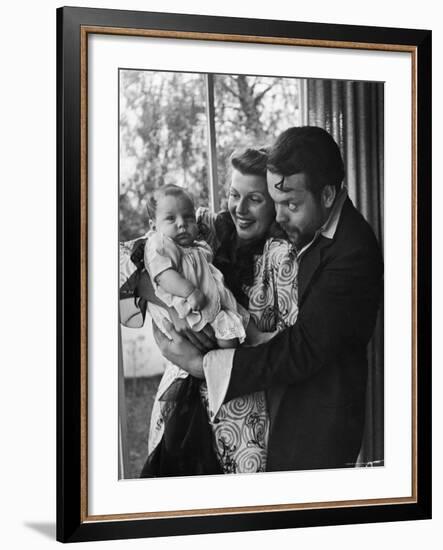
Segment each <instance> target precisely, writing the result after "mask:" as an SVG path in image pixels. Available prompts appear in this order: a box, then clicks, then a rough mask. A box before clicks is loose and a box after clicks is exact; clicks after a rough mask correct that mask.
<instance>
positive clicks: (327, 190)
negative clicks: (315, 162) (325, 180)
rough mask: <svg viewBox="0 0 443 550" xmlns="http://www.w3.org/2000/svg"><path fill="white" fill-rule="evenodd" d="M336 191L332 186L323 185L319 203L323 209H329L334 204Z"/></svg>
mask: <svg viewBox="0 0 443 550" xmlns="http://www.w3.org/2000/svg"><path fill="white" fill-rule="evenodd" d="M336 195H337V190H336V188H335V186H334V185H325V186H324V187H323V189H322V192H321V201H322V204H323V206H324V207H325V208H331V206H332V205H333V204H334V201H335V196H336Z"/></svg>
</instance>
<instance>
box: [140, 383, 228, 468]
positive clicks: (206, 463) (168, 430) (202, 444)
mask: <svg viewBox="0 0 443 550" xmlns="http://www.w3.org/2000/svg"><path fill="white" fill-rule="evenodd" d="M177 383H178V384H179V385H178V389H177V390H176V391H175V392H173V394H172V395H171V397H170V398H172V399H173V400H174V408H173V411H172V413H171V414H170V415H169V417H168V418H167V420H166V422H165V428H164V432H163V436H162V439H161V441H160V443H159V444H158V445H157V447H156V448H155V449H154V451H153V452H152V453H151V454H150V455H149V457H148V459H147V461H146V463H145V465H144V466H143V469H142V471H141V474H140V477H167V476H191V475H207V474H222V473H223V470H222V468H221V466H220V463H219V460H218V458H217V455H216V453H215V450H214V443H213V434H212V429H211V425H210V423H209V421H208V415H207V412H206V408H205V406H204V403H203V400H202V398H201V395H200V385H201V383H202V381H201V380H199V379H197V378H194V377H193V376H188V377H187V378H185V379H182V380H178V381H177V382H176V384H177Z"/></svg>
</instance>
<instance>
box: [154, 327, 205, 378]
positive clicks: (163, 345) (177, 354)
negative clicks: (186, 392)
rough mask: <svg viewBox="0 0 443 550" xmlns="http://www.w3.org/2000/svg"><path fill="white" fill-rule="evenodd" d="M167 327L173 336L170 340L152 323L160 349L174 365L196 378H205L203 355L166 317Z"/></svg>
mask: <svg viewBox="0 0 443 550" xmlns="http://www.w3.org/2000/svg"><path fill="white" fill-rule="evenodd" d="M164 323H165V328H166V329H167V331H168V332H169V334H170V335H171V337H172V340H169V338H168V337H167V336H165V335H164V334H163V333H162V332H161V330H160V329H158V328H157V325H156V324H155V323H154V322H153V323H152V332H153V334H154V338H155V341H156V343H157V346H158V347H159V348H160V351H161V352H162V354H163V355H164V357H166V359H168V360H169V361H171V363H174V365H177V366H178V367H181V368H182V369H183V370H185V371H186V372H189V374H191V375H192V376H194V377H195V378H202V379H203V378H204V373H203V355H202V353H201V352H200V351H199V350H198V348H197V347H195V346H194V345H193V344H192V343H191V342H190V341H189V340H188V339H187V338H185V337H184V336H182V335H181V334H179V333H178V332H177V331H176V330H175V329H174V326H173V325H172V323H169V321H167V320H166V319H165V321H164Z"/></svg>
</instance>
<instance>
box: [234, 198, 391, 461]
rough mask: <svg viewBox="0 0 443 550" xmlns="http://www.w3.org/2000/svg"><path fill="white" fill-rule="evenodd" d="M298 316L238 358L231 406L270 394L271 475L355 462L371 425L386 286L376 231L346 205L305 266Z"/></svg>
mask: <svg viewBox="0 0 443 550" xmlns="http://www.w3.org/2000/svg"><path fill="white" fill-rule="evenodd" d="M298 285H299V315H298V319H297V322H296V324H295V325H294V326H292V327H289V328H287V329H286V330H284V331H283V332H282V333H280V334H279V335H278V336H276V337H275V338H274V339H273V340H271V341H270V342H268V343H267V344H262V345H260V346H257V347H255V348H239V349H238V350H236V352H235V356H234V364H233V369H232V373H231V379H230V382H229V386H228V391H227V394H226V397H225V402H226V401H229V400H230V399H232V398H234V397H238V396H241V395H246V394H249V393H252V392H255V391H259V390H266V391H267V399H268V408H269V412H270V418H271V428H270V436H269V446H268V462H267V470H268V471H275V470H308V469H316V468H341V467H345V466H351V465H353V464H354V463H355V462H356V459H357V456H358V453H359V450H360V446H361V441H362V434H363V428H364V417H365V393H366V382H367V370H368V367H367V355H366V353H367V351H366V348H367V344H368V342H369V340H370V338H371V336H372V333H373V330H374V325H375V320H376V315H377V310H378V306H379V302H380V297H381V293H382V288H383V262H382V257H381V252H380V248H379V245H378V243H377V240H376V238H375V236H374V233H373V231H372V229H371V227H370V226H369V224H368V223H367V222H366V221H365V220H364V218H363V216H362V215H361V214H360V213H359V212H358V211H357V210H356V209H355V208H354V206H353V205H352V203H351V201H350V200H349V199H346V201H345V203H344V205H343V209H342V212H341V215H340V220H339V223H338V226H337V229H336V232H335V235H334V238H333V239H327V238H326V237H323V236H321V237H319V239H318V240H317V241H316V242H315V243H314V244H313V245H312V246H311V247H310V248H309V249H308V250H307V252H306V253H305V255H304V256H302V258H301V260H300V266H299V275H298Z"/></svg>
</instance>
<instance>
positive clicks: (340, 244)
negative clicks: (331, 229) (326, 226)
mask: <svg viewBox="0 0 443 550" xmlns="http://www.w3.org/2000/svg"><path fill="white" fill-rule="evenodd" d="M334 245H335V247H337V248H345V249H360V248H363V249H365V250H368V251H369V250H371V251H373V252H376V253H379V252H380V245H379V242H378V240H377V237H376V236H375V233H374V230H373V228H372V227H371V225H370V224H369V223H368V221H367V220H366V219H365V218H364V216H363V215H362V214H361V213H360V212H359V210H358V209H357V208H356V207H355V206H354V205H353V204H352V201H351V200H350V199H349V198H348V199H346V202H345V203H344V205H343V210H342V212H341V216H340V221H339V223H338V226H337V232H336V235H335V237H334Z"/></svg>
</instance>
